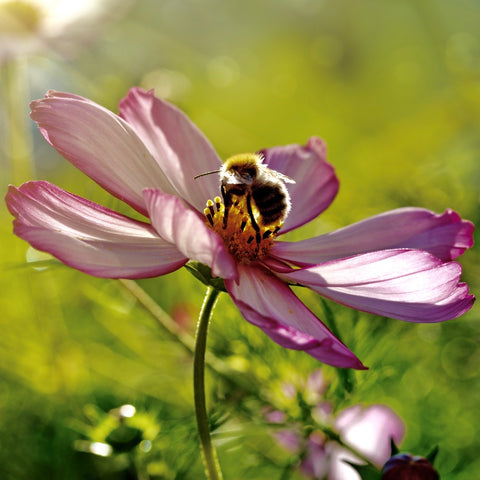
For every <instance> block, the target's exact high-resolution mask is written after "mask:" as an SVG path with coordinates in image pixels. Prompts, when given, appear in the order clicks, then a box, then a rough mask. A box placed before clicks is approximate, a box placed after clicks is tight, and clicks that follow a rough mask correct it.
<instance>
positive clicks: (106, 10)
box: [0, 0, 130, 63]
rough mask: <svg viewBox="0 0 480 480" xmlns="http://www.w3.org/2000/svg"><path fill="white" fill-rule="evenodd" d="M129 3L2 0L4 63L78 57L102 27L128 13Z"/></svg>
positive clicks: (117, 0)
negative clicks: (28, 58) (30, 58)
mask: <svg viewBox="0 0 480 480" xmlns="http://www.w3.org/2000/svg"><path fill="white" fill-rule="evenodd" d="M129 3H130V2H129V1H128V0H126V1H121V0H78V1H72V0H0V63H4V62H5V61H7V60H9V59H10V58H14V57H19V56H24V55H30V54H38V53H42V52H45V51H54V52H56V53H59V54H61V55H63V56H70V55H72V54H73V53H75V52H76V51H77V49H78V47H79V46H82V45H85V43H87V42H89V41H91V40H92V39H93V38H95V37H96V36H97V35H98V33H99V27H100V26H101V25H102V24H103V23H105V22H106V21H108V20H112V19H114V18H118V17H119V15H121V14H123V13H124V12H125V11H126V7H127V5H128V4H129Z"/></svg>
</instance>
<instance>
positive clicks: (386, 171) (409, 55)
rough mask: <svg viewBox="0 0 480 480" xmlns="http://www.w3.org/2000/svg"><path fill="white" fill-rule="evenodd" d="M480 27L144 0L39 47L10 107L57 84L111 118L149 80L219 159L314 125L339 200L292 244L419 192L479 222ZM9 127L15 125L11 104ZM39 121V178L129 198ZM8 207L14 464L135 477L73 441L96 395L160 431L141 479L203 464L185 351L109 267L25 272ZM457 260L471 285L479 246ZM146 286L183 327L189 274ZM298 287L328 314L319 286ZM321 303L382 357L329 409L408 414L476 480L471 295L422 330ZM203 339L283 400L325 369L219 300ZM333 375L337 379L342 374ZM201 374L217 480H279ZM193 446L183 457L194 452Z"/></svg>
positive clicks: (1, 340)
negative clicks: (73, 159) (90, 41)
mask: <svg viewBox="0 0 480 480" xmlns="http://www.w3.org/2000/svg"><path fill="white" fill-rule="evenodd" d="M479 20H480V4H479V3H478V2H476V1H473V0H471V1H467V0H462V1H460V2H448V1H447V0H437V1H434V0H404V1H400V0H395V1H394V0H392V1H380V0H376V1H374V0H370V1H362V2H357V1H354V0H349V1H347V0H345V1H339V2H328V1H314V0H297V1H295V0H282V1H273V0H269V1H263V2H253V1H247V2H242V3H240V2H232V1H227V2H222V1H220V0H209V1H208V2H196V1H194V0H186V1H184V2H176V1H173V0H164V1H161V2H157V1H154V0H145V1H138V2H135V3H134V4H133V6H132V8H131V10H130V12H129V14H128V15H127V16H126V17H124V18H123V19H121V20H119V21H117V22H115V23H111V24H108V25H106V26H105V28H104V32H103V33H102V35H101V36H100V38H99V39H98V40H97V41H96V42H95V44H94V45H93V46H92V45H90V46H88V47H87V48H85V49H84V50H81V51H80V53H79V54H77V55H76V56H75V57H72V58H69V59H63V60H62V59H59V58H58V57H54V56H49V55H48V52H47V53H46V54H44V55H43V56H40V55H38V56H35V57H33V58H31V59H29V64H28V73H29V76H28V83H29V88H30V94H29V98H25V99H16V101H18V102H19V105H22V104H23V106H24V108H25V116H26V115H27V110H26V108H27V104H28V102H29V101H30V100H32V99H34V98H39V97H41V96H42V95H43V94H44V93H45V91H46V90H48V89H59V90H67V91H71V92H74V93H77V94H80V95H85V96H88V97H89V98H92V99H93V100H95V101H97V102H99V103H101V104H102V105H105V106H107V107H108V108H110V109H112V110H113V111H117V105H118V101H119V99H120V98H122V97H123V96H124V95H125V94H126V91H127V90H128V88H129V87H131V86H133V85H140V86H143V87H144V88H155V90H156V93H157V95H159V96H163V97H165V98H167V99H169V100H171V101H173V102H174V103H176V104H177V105H178V106H180V107H181V108H182V109H183V110H184V111H186V112H187V113H188V115H189V116H190V117H191V118H192V120H193V121H194V122H195V123H196V124H197V125H198V126H199V127H200V128H201V129H202V130H203V131H204V132H205V134H206V135H207V136H208V138H209V139H210V140H211V141H212V143H213V145H214V146H215V147H216V149H217V150H218V152H219V153H220V154H221V156H222V157H224V158H225V157H227V156H229V155H231V154H234V153H238V152H242V151H252V150H258V149H260V148H264V147H268V146H273V145H282V144H288V143H304V142H305V141H306V140H307V138H308V137H309V136H310V135H319V136H321V137H323V138H324V139H325V140H326V142H327V144H328V150H329V160H330V161H331V162H332V163H333V164H334V166H335V168H336V170H337V174H338V176H339V178H340V182H341V187H340V193H339V195H338V197H337V199H336V200H335V202H334V204H333V205H332V207H331V208H330V209H329V210H328V211H327V212H325V213H324V214H323V215H322V216H321V217H320V218H319V219H317V220H316V221H315V222H313V223H312V224H310V225H308V226H305V227H303V228H302V229H301V230H300V231H299V232H294V233H292V234H291V238H304V237H305V236H308V235H314V234H319V233H322V232H327V231H330V230H332V229H334V228H337V227H341V226H344V225H346V224H348V223H351V222H353V221H357V220H360V219H361V218H365V217H367V216H369V215H372V214H375V213H379V212H382V211H385V210H387V209H391V208H396V207H402V206H409V205H413V206H421V207H425V208H429V209H432V210H435V211H439V212H440V211H443V210H444V209H445V208H453V209H455V210H457V211H458V212H459V213H460V214H461V215H462V216H463V217H464V218H468V219H470V220H472V221H474V222H475V223H478V221H479V220H480V215H479V184H480V168H479V158H480V129H479V124H480V123H479V120H480V100H479V99H480V38H479V34H478V23H479ZM4 78H5V77H2V79H3V80H2V81H4ZM2 104H3V105H5V104H4V103H3V102H2ZM2 104H0V109H1V108H2V107H1V105H2ZM2 122H3V123H0V125H2V126H3V127H5V126H6V125H7V124H8V118H5V115H4V114H3V112H2ZM3 131H4V132H5V131H7V129H5V128H3ZM30 132H31V133H32V135H33V145H34V148H33V153H34V157H35V168H36V177H37V178H42V179H46V180H49V181H52V182H54V183H57V184H58V185H60V186H61V187H62V188H65V189H67V190H70V191H73V192H75V193H77V194H80V195H82V196H86V197H87V198H90V199H92V200H94V201H96V202H98V203H101V204H104V205H107V206H109V207H112V208H120V209H122V208H126V207H123V206H122V205H120V202H118V201H117V200H115V199H113V198H111V197H109V196H108V195H107V194H106V193H105V192H103V191H102V190H101V189H99V188H98V187H97V186H96V185H94V184H93V182H90V181H89V180H85V177H84V176H83V175H82V174H81V173H80V172H78V171H77V170H75V169H74V168H73V167H71V166H70V165H69V164H68V162H66V161H63V160H62V159H61V158H60V157H59V156H58V154H56V152H54V151H53V150H52V149H51V148H49V147H48V145H47V144H46V142H45V141H44V140H43V139H42V138H41V136H40V135H39V133H38V132H37V131H36V130H35V126H34V125H33V124H30ZM2 139H3V137H2ZM3 145H5V144H4V143H3ZM6 153H7V152H6V150H5V148H4V147H3V155H2V157H3V158H4V160H2V163H1V164H0V168H1V169H2V179H5V181H4V182H2V193H5V190H6V185H7V183H9V182H11V181H12V170H11V169H10V164H9V160H8V158H6ZM29 179H30V178H24V179H22V180H23V181H27V180H29ZM124 211H126V210H124ZM0 218H1V225H0V229H1V230H0V232H1V238H2V243H1V245H2V248H1V268H2V273H1V276H0V288H1V292H2V293H1V295H0V309H1V311H2V315H1V318H0V332H1V334H0V372H1V373H0V473H1V476H2V478H5V479H8V480H22V479H27V478H28V479H44V478H52V479H55V478H58V479H64V478H71V479H77V478H78V479H84V478H85V479H86V478H99V479H100V478H102V479H103V478H125V477H122V475H123V474H124V473H122V470H121V466H120V467H119V466H116V467H115V468H117V470H116V471H115V468H114V467H113V466H110V467H111V468H110V467H108V465H107V464H105V465H103V464H102V462H103V461H104V460H103V459H97V458H94V459H92V458H90V457H88V458H89V460H86V458H87V457H86V456H82V455H79V454H78V452H75V451H74V449H73V445H74V442H75V441H76V440H78V439H79V438H83V437H82V435H83V434H82V433H81V432H79V431H77V429H76V428H74V427H73V426H72V425H75V424H76V423H78V422H87V421H88V415H86V413H85V409H86V408H87V406H88V405H96V406H97V408H99V409H101V410H103V411H108V410H110V409H112V408H115V407H118V406H119V405H122V404H124V403H132V404H134V405H135V406H137V408H139V409H142V411H145V412H148V413H149V415H151V418H152V419H155V422H158V424H159V425H160V426H161V434H160V437H159V439H160V440H161V441H160V440H158V439H157V440H158V441H159V443H158V446H159V447H158V448H159V451H160V454H158V451H157V452H156V453H155V455H157V456H156V457H154V456H153V455H154V454H153V453H146V454H145V458H144V460H143V461H144V462H145V464H149V462H150V464H151V465H154V466H155V468H156V470H155V468H154V467H151V471H150V474H151V478H200V477H201V475H202V474H201V473H200V472H201V462H200V460H199V458H197V457H198V455H197V453H198V451H197V450H196V436H195V428H194V418H193V408H192V404H193V401H192V391H191V359H190V358H189V357H188V355H187V354H186V353H185V352H184V351H183V350H182V349H181V348H179V347H178V346H177V345H175V344H172V342H171V341H170V340H169V338H168V337H167V336H166V335H164V334H163V333H162V332H161V331H160V330H159V329H158V327H157V326H156V325H155V323H154V322H153V320H152V319H151V318H150V317H149V315H148V314H147V313H146V312H145V311H144V310H143V309H141V308H140V307H139V306H138V305H137V304H136V303H135V301H134V299H133V298H132V297H131V295H130V294H129V293H128V292H127V291H126V290H125V289H124V288H122V286H121V285H120V284H119V283H118V282H115V281H110V280H101V279H95V278H92V277H89V276H87V275H84V274H81V273H79V272H75V271H73V270H71V269H68V268H67V267H62V266H58V267H50V268H48V269H47V270H44V271H35V270H33V269H30V268H26V267H25V266H24V265H25V255H26V251H27V247H28V245H26V244H25V243H24V242H23V241H21V240H20V239H17V238H16V237H14V236H13V235H12V233H11V217H10V216H9V215H8V212H7V211H6V208H5V206H2V207H1V210H0ZM461 263H462V264H463V267H464V274H463V278H464V280H465V281H468V283H469V285H470V287H471V291H472V292H473V293H478V286H479V278H478V267H479V263H480V262H479V252H478V249H477V248H475V247H474V248H473V249H472V250H471V251H469V252H467V253H466V254H465V255H464V256H463V257H462V258H461ZM140 284H141V285H142V287H143V288H145V289H146V290H147V291H148V292H149V293H150V294H151V295H152V296H153V297H154V298H155V299H156V300H157V301H158V303H159V304H160V305H161V306H162V307H163V308H164V309H165V310H166V311H167V312H169V313H171V314H172V315H173V316H174V318H176V319H179V320H181V321H182V322H184V325H185V328H186V330H187V331H189V332H193V329H194V324H195V318H196V315H197V314H198V311H199V308H200V306H201V303H202V298H203V293H204V292H203V286H202V285H201V284H200V283H199V282H197V281H196V280H195V279H193V277H191V276H190V275H189V274H188V273H187V272H186V271H183V270H182V271H180V272H177V273H174V274H171V275H168V276H167V277H164V278H159V279H152V280H144V281H141V282H140ZM298 293H299V295H301V297H302V299H304V300H305V301H306V302H307V304H308V305H309V306H310V307H311V308H312V309H313V310H314V311H315V312H316V313H317V314H318V315H319V317H320V318H324V312H323V309H322V305H321V303H320V302H319V299H318V298H317V297H315V296H314V295H311V294H309V293H308V292H304V291H301V292H298ZM329 305H331V308H332V309H333V311H334V314H335V317H336V320H337V323H338V327H339V329H340V331H341V333H342V338H343V340H344V342H345V343H346V344H347V345H348V346H349V347H350V348H351V349H352V350H353V351H354V352H355V353H356V354H357V355H358V356H359V357H360V358H361V359H362V360H363V361H364V363H365V364H366V365H368V366H369V367H370V370H368V371H366V372H355V373H354V374H353V378H354V390H353V392H352V393H351V394H350V395H348V396H346V397H345V398H343V399H338V407H339V408H342V407H343V406H346V405H349V404H352V403H358V402H361V403H366V404H369V403H378V402H384V403H387V404H388V405H390V406H392V407H393V408H394V409H395V410H396V411H397V412H398V413H399V414H400V415H401V417H402V418H403V419H404V421H405V422H406V424H407V437H406V439H405V442H404V447H405V448H406V449H408V450H410V451H412V452H414V453H419V454H422V453H427V452H428V451H429V450H430V449H431V447H432V446H433V445H436V444H438V445H440V454H439V456H438V464H437V466H438V469H439V471H440V472H441V474H442V480H453V479H455V480H464V479H465V480H466V479H471V478H475V477H476V474H477V472H478V471H479V469H480V465H479V462H478V460H477V457H478V456H477V452H478V449H479V448H480V444H479V440H478V436H477V435H476V430H477V425H478V423H479V415H478V411H480V354H479V351H478V344H479V340H480V321H479V320H480V319H479V314H478V308H476V307H474V308H473V309H472V311H471V312H469V313H468V314H466V315H465V316H464V317H462V318H460V319H457V320H453V321H451V322H447V323H444V324H439V325H414V324H405V323H402V322H398V321H394V320H389V319H382V318H376V317H373V316H369V315H366V314H357V313H356V312H352V311H351V310H348V309H346V308H341V307H338V306H335V305H333V304H330V303H329ZM209 348H211V349H212V351H214V352H215V353H217V355H218V356H220V357H221V358H224V359H225V360H226V361H227V362H229V363H230V364H231V365H235V367H236V368H240V369H242V370H244V371H245V372H252V375H255V376H256V377H258V378H259V379H260V380H261V382H262V385H263V390H264V392H265V394H266V395H271V396H274V395H276V392H278V390H279V388H280V385H281V383H282V382H284V381H286V380H288V379H290V378H292V377H295V376H296V375H299V376H301V377H306V376H308V374H309V373H310V372H311V371H312V370H313V369H315V368H317V367H318V366H319V365H318V363H317V362H315V361H313V360H312V359H311V358H309V357H308V356H307V355H305V354H302V353H299V352H288V351H285V350H283V349H281V348H280V347H278V346H277V345H275V344H273V342H270V341H269V340H268V339H267V338H266V337H264V336H263V334H261V333H260V332H259V331H258V330H256V329H255V328H254V327H251V326H250V325H248V324H247V322H245V321H244V320H243V319H242V318H241V317H240V315H239V314H238V312H237V311H236V309H235V308H234V306H233V305H232V303H231V301H230V300H229V299H228V298H227V297H226V296H225V297H222V298H221V299H220V302H219V305H218V307H217V309H216V312H215V314H214V320H213V323H212V327H211V333H210V337H209ZM325 371H326V372H327V375H328V376H329V377H330V378H332V379H333V380H334V381H335V378H336V372H335V371H334V370H333V369H330V368H325ZM207 384H208V390H209V395H210V405H212V408H213V409H214V410H215V411H216V413H217V414H218V416H219V417H220V416H221V415H222V414H223V415H226V416H227V418H228V419H229V421H228V422H227V426H224V430H223V432H222V433H221V434H220V433H219V434H218V436H219V437H221V442H220V447H219V456H220V461H221V463H222V466H223V467H224V469H225V476H226V478H251V479H255V478H259V479H261V478H280V476H281V466H282V465H285V463H286V461H285V459H284V458H283V456H282V455H284V454H282V452H280V451H279V450H278V448H276V447H275V445H273V443H272V442H270V443H269V442H268V435H267V430H266V427H265V426H264V425H262V422H261V419H260V417H261V414H260V409H261V405H260V403H258V405H257V403H256V402H258V399H257V400H255V399H253V400H252V399H248V398H244V397H242V396H241V395H242V394H241V392H240V393H239V392H235V389H234V386H233V385H232V384H229V383H226V382H225V381H224V380H220V379H218V378H215V376H214V375H212V374H211V373H209V374H208V379H207ZM236 394H238V395H240V398H241V399H242V401H241V402H239V403H238V404H236V403H235V401H236V398H237V397H236V396H235V395H236ZM243 402H244V403H245V405H244V404H243ZM249 402H250V403H249ZM252 402H253V406H258V417H257V418H245V417H244V416H243V415H242V412H243V410H242V408H244V409H245V411H250V412H251V403H252ZM247 407H248V408H247ZM152 422H153V420H152ZM227 427H228V428H227ZM267 446H268V447H267ZM183 451H185V452H190V453H189V454H188V455H187V456H189V457H190V460H191V463H192V464H191V465H190V464H188V465H187V464H186V463H185V464H184V463H182V462H185V459H182V455H181V453H182V452H183ZM149 455H150V456H149ZM158 455H159V456H158ZM157 457H158V458H157ZM192 459H193V460H192ZM239 459H241V463H242V464H241V466H240V467H239ZM105 462H107V460H105ZM165 465H166V466H165ZM107 467H108V468H110V471H109V470H108V468H107ZM239 468H240V470H241V471H239ZM182 469H183V470H182ZM175 470H176V471H177V474H176V476H175V473H174V472H175ZM154 471H156V472H157V474H156V475H157V476H155V475H154ZM152 472H153V473H152ZM162 472H163V473H162ZM178 472H183V473H178ZM242 472H243V473H242ZM162 475H163V476H162ZM182 475H183V476H182ZM292 478H295V477H292Z"/></svg>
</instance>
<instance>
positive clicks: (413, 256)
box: [6, 88, 474, 369]
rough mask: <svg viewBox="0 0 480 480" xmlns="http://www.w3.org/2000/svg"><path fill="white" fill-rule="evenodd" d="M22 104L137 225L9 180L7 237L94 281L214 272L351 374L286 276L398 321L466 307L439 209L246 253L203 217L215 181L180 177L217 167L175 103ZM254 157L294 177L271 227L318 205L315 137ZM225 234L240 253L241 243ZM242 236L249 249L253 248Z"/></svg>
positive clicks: (321, 178) (292, 223) (135, 99)
mask: <svg viewBox="0 0 480 480" xmlns="http://www.w3.org/2000/svg"><path fill="white" fill-rule="evenodd" d="M31 107H32V113H31V117H32V119H33V120H34V121H35V122H37V123H38V126H39V128H40V131H41V133H42V134H43V136H44V137H45V139H46V140H47V141H48V142H49V143H50V144H51V145H52V146H53V147H54V148H55V149H56V150H57V151H58V152H59V153H60V154H61V155H63V156H64V157H65V158H66V159H67V160H69V161H70V162H71V163H72V164H73V165H75V166H76V167H77V168H79V169H80V170H82V171H83V172H84V173H85V174H86V175H88V176H89V177H90V178H92V179H93V180H94V181H96V182H97V183H98V184H99V185H101V186H102V187H103V188H104V189H106V190H107V191H108V192H110V193H111V194H112V195H114V196H115V197H117V198H119V199H120V200H122V201H124V202H125V203H126V204H128V205H130V206H131V207H132V208H134V209H135V210H137V211H138V212H140V213H141V214H143V215H145V216H146V217H147V219H148V220H149V222H142V221H138V220H134V219H133V218H129V217H127V216H125V215H122V214H120V213H117V212H114V211H112V210H110V209H108V208H105V207H102V206H100V205H98V204H96V203H93V202H91V201H89V200H86V199H84V198H81V197H78V196H76V195H73V194H72V193H69V192H66V191H65V190H62V189H61V188H59V187H57V186H55V185H52V184H50V183H48V182H45V181H33V182H28V183H25V184H23V185H22V186H20V187H19V188H16V187H13V186H11V187H9V191H8V193H7V196H6V201H7V205H8V208H9V210H10V212H11V213H12V214H13V215H14V216H15V217H16V219H15V221H14V232H15V234H16V235H18V236H19V237H21V238H23V239H24V240H26V241H28V242H29V243H30V244H31V245H32V246H34V247H35V248H37V249H39V250H42V251H46V252H49V253H51V254H52V255H54V256H55V257H56V258H58V259H59V260H61V261H62V262H64V263H66V264H67V265H70V266H71V267H74V268H76V269H78V270H81V271H83V272H86V273H88V274H90V275H94V276H98V277H105V278H133V279H135V278H146V277H155V276H158V275H164V274H166V273H169V272H173V271H174V270H177V269H178V268H180V267H181V266H183V265H185V264H186V263H187V262H188V261H189V260H194V261H197V262H200V263H202V264H205V265H207V266H208V267H210V268H211V271H212V274H213V275H214V276H217V277H220V278H222V279H223V280H224V283H225V287H226V289H227V291H228V292H229V294H230V295H231V297H232V299H233V301H234V302H235V304H236V305H237V307H238V308H239V310H240V312H241V313H242V315H243V316H244V317H245V318H246V319H247V320H248V321H249V322H251V323H252V324H254V325H256V326H257V327H259V328H260V329H262V330H263V331H264V332H265V333H266V334H267V335H268V336H270V337H271V338H272V339H273V340H275V341H276V342H278V343H279V344H280V345H282V346H284V347H286V348H291V349H296V350H304V351H306V352H307V353H309V354H310V355H312V356H313V357H314V358H316V359H318V360H320V361H321V362H324V363H328V364H330V365H334V366H337V367H352V368H358V369H361V368H364V367H363V365H362V363H361V362H360V361H359V360H358V359H357V358H356V357H355V355H354V354H353V353H352V352H351V351H350V350H349V349H348V348H347V347H346V346H345V345H344V344H343V343H342V342H340V341H339V340H338V339H337V338H336V337H335V336H334V335H333V334H332V333H331V332H330V331H329V330H328V328H327V327H326V326H325V325H324V324H323V323H322V322H321V321H320V320H319V319H318V318H317V317H316V316H315V315H314V314H313V313H312V312H311V311H310V310H309V309H308V308H307V307H306V306H305V305H304V304H303V303H302V302H301V301H300V300H299V299H298V298H297V296H296V295H295V294H294V293H293V292H292V290H291V289H290V287H289V285H288V284H289V283H292V284H301V285H304V286H306V287H309V288H311V289H312V290H314V291H316V292H318V293H320V294H321V295H323V296H325V297H327V298H330V299H333V300H335V301H337V302H339V303H342V304H344V305H347V306H350V307H353V308H355V309H358V310H362V311H366V312H371V313H374V314H378V315H384V316H389V317H393V318H397V319H401V320H406V321H411V322H439V321H444V320H449V319H452V318H456V317H458V316H459V315H461V314H462V313H464V312H465V311H467V310H468V309H469V308H470V307H471V305H472V303H473V301H474V299H473V296H471V295H469V293H468V287H467V285H466V284H464V283H459V279H460V274H461V267H460V265H459V264H458V263H456V262H453V261H452V260H453V259H454V258H456V257H457V256H458V255H460V254H461V253H462V252H463V251H464V250H465V249H467V248H469V247H471V245H472V232H473V228H474V227H473V225H472V224H471V223H470V222H467V221H465V220H462V219H461V218H460V217H459V215H458V214H457V213H455V212H453V211H451V210H447V211H446V212H445V213H443V214H441V215H437V214H435V213H433V212H430V211H428V210H424V209H420V208H403V209H398V210H393V211H390V212H386V213H384V214H381V215H377V216H375V217H372V218H370V219H367V220H364V221H362V222H358V223H356V224H353V225H351V226H349V227H346V228H343V229H341V230H338V231H336V232H332V233H329V234H327V235H322V236H319V237H315V238H310V239H307V240H304V241H300V242H296V243H292V242H282V241H278V240H276V239H275V236H276V235H277V234H276V233H275V235H272V236H270V237H269V238H267V239H265V242H266V243H265V245H262V248H261V249H260V250H261V251H262V254H261V255H258V256H257V257H256V256H255V251H252V252H253V253H252V252H250V253H251V254H250V257H249V260H248V261H246V260H244V259H242V258H238V256H237V257H235V250H234V249H233V248H232V242H235V241H237V240H235V239H237V232H235V231H233V230H232V228H233V227H232V226H231V225H234V224H235V218H232V217H234V216H235V215H234V214H233V213H231V214H230V217H229V222H230V221H232V222H233V223H229V224H228V228H227V229H228V231H229V235H230V236H228V235H227V236H225V235H224V233H225V232H222V231H219V230H218V229H217V230H216V231H214V229H213V228H211V227H210V226H209V225H207V222H206V220H205V217H204V210H205V204H206V202H207V201H208V200H209V199H214V198H215V197H216V196H218V194H219V180H218V176H217V175H208V176H204V177H201V178H198V179H194V177H195V176H196V175H198V174H201V173H204V172H208V171H212V170H218V168H219V167H220V165H221V160H220V158H219V156H218V155H217V153H216V152H215V150H214V148H213V147H212V145H211V144H210V142H209V141H208V140H207V139H206V138H205V136H204V135H203V134H202V133H201V132H200V131H199V130H198V128H197V127H196V126H195V125H194V124H193V123H192V122H191V121H190V120H189V119H188V118H187V117H186V115H185V114H184V113H182V112H181V111H180V110H178V109H177V108H176V107H174V106H173V105H171V104H169V103H167V102H164V101H162V100H160V99H158V98H156V97H155V96H154V95H153V93H152V92H146V91H143V90H141V89H139V88H133V89H131V90H130V91H129V93H128V95H127V97H126V98H125V99H123V100H122V101H121V103H120V113H119V115H115V114H114V113H112V112H110V111H108V110H106V109H105V108H103V107H101V106H100V105H98V104H96V103H94V102H92V101H90V100H87V99H85V98H82V97H79V96H76V95H72V94H69V93H61V92H54V91H51V92H48V93H47V95H46V97H45V98H44V99H41V100H37V101H34V102H32V104H31ZM261 153H262V154H263V156H264V163H265V164H266V165H268V166H269V167H270V168H271V169H273V170H276V171H278V172H281V173H283V174H285V175H287V176H288V177H290V178H292V179H294V180H295V182H296V183H295V184H288V190H289V192H290V197H291V204H292V205H291V211H290V214H289V216H288V217H287V218H286V220H285V223H284V224H283V226H282V228H281V230H280V231H279V232H278V235H281V234H283V233H286V232H288V231H291V230H293V229H295V228H297V227H300V226H302V225H304V224H305V223H307V222H309V221H310V220H313V219H314V218H316V217H317V216H318V215H319V214H320V213H321V212H323V211H324V210H325V209H326V208H327V207H328V206H329V205H330V203H331V202H332V200H333V198H334V197H335V195H336V193H337V190H338V179H337V177H336V175H335V172H334V169H333V167H332V165H330V164H329V163H328V162H327V161H326V158H325V156H326V149H325V144H324V143H323V141H322V140H320V139H319V138H316V137H312V138H310V139H309V140H308V142H307V145H306V146H300V145H288V146H284V147H275V148H269V149H266V150H263V151H262V152H261ZM210 204H211V203H210ZM237 214H238V215H240V214H241V212H237ZM237 220H238V219H237ZM237 224H238V222H237ZM239 241H241V242H243V248H248V242H247V241H246V240H239ZM263 241H264V239H263V238H262V242H263ZM255 243H256V242H252V244H253V245H254V246H253V247H252V248H257V249H258V246H255Z"/></svg>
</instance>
